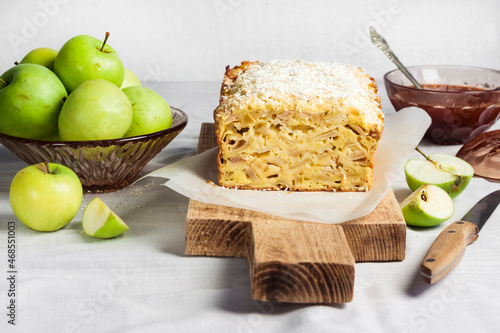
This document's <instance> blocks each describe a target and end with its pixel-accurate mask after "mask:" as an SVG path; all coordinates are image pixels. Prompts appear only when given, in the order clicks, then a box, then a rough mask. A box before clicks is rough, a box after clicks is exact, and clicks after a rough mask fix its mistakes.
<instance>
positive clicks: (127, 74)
mask: <svg viewBox="0 0 500 333" xmlns="http://www.w3.org/2000/svg"><path fill="white" fill-rule="evenodd" d="M123 70H124V76H123V82H122V86H121V87H120V88H122V89H123V88H127V87H135V86H138V87H140V86H142V83H141V80H139V78H138V77H137V75H135V74H134V72H132V71H131V70H130V69H128V68H124V69H123Z"/></svg>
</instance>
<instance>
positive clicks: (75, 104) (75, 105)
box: [59, 79, 132, 141]
mask: <svg viewBox="0 0 500 333" xmlns="http://www.w3.org/2000/svg"><path fill="white" fill-rule="evenodd" d="M131 123H132V106H131V105H130V102H129V100H128V98H127V95H125V93H124V92H123V91H122V90H121V89H120V88H118V87H117V86H116V85H114V84H113V83H111V82H109V81H106V80H101V79H95V80H88V81H85V82H83V83H82V84H81V85H80V86H78V88H77V89H76V90H75V91H73V92H72V93H71V94H70V95H69V97H68V99H67V100H66V102H65V103H64V105H63V107H62V109H61V113H60V115H59V134H60V135H61V139H62V140H64V141H84V140H107V139H117V138H121V137H123V136H124V135H125V133H127V131H128V129H129V128H130V124H131Z"/></svg>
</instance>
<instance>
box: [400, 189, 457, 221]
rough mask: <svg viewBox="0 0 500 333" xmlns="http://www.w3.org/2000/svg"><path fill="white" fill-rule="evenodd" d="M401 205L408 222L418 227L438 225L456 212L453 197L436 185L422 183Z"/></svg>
mask: <svg viewBox="0 0 500 333" xmlns="http://www.w3.org/2000/svg"><path fill="white" fill-rule="evenodd" d="M400 206H401V211H402V212H403V216H404V218H405V221H406V223H407V224H408V225H412V226H417V227H431V226H435V225H438V224H440V223H442V222H444V221H446V220H448V219H449V218H450V217H452V216H453V213H455V205H454V204H453V200H452V199H451V197H450V196H449V195H448V193H446V191H445V190H443V189H442V188H440V187H438V186H436V185H422V186H421V187H420V188H418V189H417V190H416V191H415V192H413V193H412V194H410V196H409V197H408V198H406V199H405V200H404V201H403V202H402V203H401V205H400Z"/></svg>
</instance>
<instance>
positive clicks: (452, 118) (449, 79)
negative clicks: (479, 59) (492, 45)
mask: <svg viewBox="0 0 500 333" xmlns="http://www.w3.org/2000/svg"><path fill="white" fill-rule="evenodd" d="M408 70H409V71H410V72H411V74H412V75H413V76H414V77H415V79H416V80H417V81H418V82H419V83H420V84H421V85H422V86H423V88H424V89H417V88H416V87H414V86H413V85H412V84H411V83H410V81H409V80H408V79H407V78H406V76H405V75H404V74H403V73H402V72H401V71H400V70H399V69H397V70H393V71H391V72H389V73H387V74H385V75H384V84H385V87H386V90H387V95H388V96H389V99H390V101H391V103H392V105H393V106H394V108H395V109H396V111H398V110H400V109H402V108H404V107H408V106H417V107H420V108H422V109H424V110H425V111H427V113H428V114H429V115H430V116H431V118H432V124H431V126H430V127H429V129H428V130H427V132H426V134H425V138H428V139H431V140H432V141H434V142H435V143H438V144H462V143H464V142H466V141H467V140H470V139H471V138H473V137H475V136H476V135H478V134H481V133H483V132H484V131H486V130H487V129H488V128H490V127H491V125H493V124H494V123H495V121H497V119H498V118H499V117H500V71H497V70H493V69H487V68H479V67H466V66H414V67H409V68H408Z"/></svg>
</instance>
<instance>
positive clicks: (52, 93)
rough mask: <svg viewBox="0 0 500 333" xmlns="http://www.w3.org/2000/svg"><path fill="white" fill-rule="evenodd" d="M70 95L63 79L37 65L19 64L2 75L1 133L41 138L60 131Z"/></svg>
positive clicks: (0, 80)
mask: <svg viewBox="0 0 500 333" xmlns="http://www.w3.org/2000/svg"><path fill="white" fill-rule="evenodd" d="M67 96H68V94H67V92H66V88H64V85H63V84H62V83H61V81H60V80H59V78H58V77H57V76H56V75H55V74H54V73H53V72H52V71H50V70H49V69H47V68H46V67H44V66H41V65H37V64H19V65H17V66H14V67H12V68H10V69H9V70H7V71H6V72H5V73H4V74H2V76H0V132H2V133H4V134H8V135H11V136H16V137H22V138H27V139H39V138H41V137H44V136H46V135H49V134H51V133H53V132H55V131H56V130H57V122H58V117H59V112H60V111H61V108H62V106H63V102H64V100H65V99H66V97H67Z"/></svg>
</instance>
